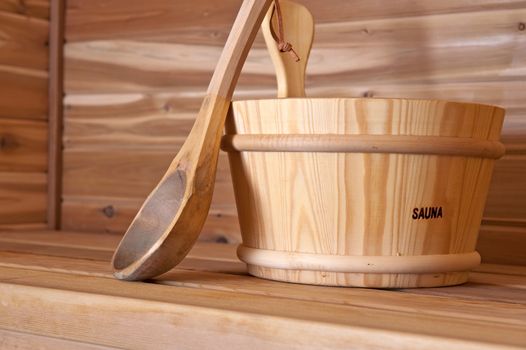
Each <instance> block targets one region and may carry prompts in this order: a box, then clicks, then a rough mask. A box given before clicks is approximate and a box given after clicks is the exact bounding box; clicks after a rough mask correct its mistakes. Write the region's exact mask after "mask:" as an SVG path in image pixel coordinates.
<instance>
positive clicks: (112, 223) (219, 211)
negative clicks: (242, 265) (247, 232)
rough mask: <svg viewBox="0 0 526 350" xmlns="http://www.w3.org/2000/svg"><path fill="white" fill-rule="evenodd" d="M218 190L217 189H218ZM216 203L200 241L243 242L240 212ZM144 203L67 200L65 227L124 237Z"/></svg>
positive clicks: (215, 198) (216, 197) (120, 200)
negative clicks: (238, 215)
mask: <svg viewBox="0 0 526 350" xmlns="http://www.w3.org/2000/svg"><path fill="white" fill-rule="evenodd" d="M216 190H217V189H216ZM218 194H219V192H215V194H214V196H215V197H214V198H213V204H212V207H211V209H210V212H209V214H208V218H207V220H206V222H205V225H204V227H203V230H202V232H201V235H200V237H199V239H200V240H201V241H212V242H229V243H238V242H240V241H241V236H240V232H239V223H238V221H237V212H236V210H235V208H234V207H232V206H231V205H230V202H228V203H227V204H226V205H222V203H221V202H220V201H219V200H218ZM142 202H143V200H142V199H128V198H111V197H107V198H104V197H84V196H81V197H67V196H66V197H65V198H64V201H63V203H62V212H63V215H62V226H61V227H62V228H63V229H66V230H81V231H87V232H107V233H118V234H123V233H124V232H126V229H127V228H128V226H129V225H130V223H131V221H132V219H133V217H134V216H135V215H136V214H137V211H138V210H139V208H140V206H141V204H142Z"/></svg>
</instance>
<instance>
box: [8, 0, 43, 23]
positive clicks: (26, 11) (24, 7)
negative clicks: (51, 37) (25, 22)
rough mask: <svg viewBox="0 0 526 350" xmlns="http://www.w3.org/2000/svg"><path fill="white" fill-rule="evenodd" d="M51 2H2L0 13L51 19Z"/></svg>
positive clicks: (15, 0)
mask: <svg viewBox="0 0 526 350" xmlns="http://www.w3.org/2000/svg"><path fill="white" fill-rule="evenodd" d="M49 1H50V0H2V1H1V2H0V11H3V12H10V13H16V14H19V15H23V16H29V17H36V18H42V19H48V18H49Z"/></svg>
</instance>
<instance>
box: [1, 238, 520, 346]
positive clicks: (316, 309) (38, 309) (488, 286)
mask: <svg viewBox="0 0 526 350" xmlns="http://www.w3.org/2000/svg"><path fill="white" fill-rule="evenodd" d="M119 238H120V237H119V236H116V235H107V234H92V233H90V234H87V233H80V232H61V231H16V232H1V234H0V347H1V348H17V347H18V348H21V349H34V348H37V347H39V349H107V348H129V349H205V348H213V349H251V350H253V349H291V348H297V349H300V348H301V349H322V348H334V349H352V348H357V349H376V348H385V349H411V348H413V349H414V348H421V349H445V348H450V349H459V348H462V349H477V350H478V349H503V348H521V347H522V348H524V347H526V267H524V266H509V265H493V264H483V265H482V266H480V268H478V269H477V270H476V271H474V272H473V273H472V274H471V279H470V282H469V283H467V284H465V285H462V286H457V287H445V288H430V289H410V290H409V289H408V290H374V289H360V288H334V287H318V286H308V285H296V284H287V283H280V282H274V281H267V280H263V279H258V278H254V277H251V276H248V275H247V274H246V272H245V265H244V264H243V263H242V262H240V261H239V260H238V259H237V257H236V256H235V246H233V245H227V244H213V243H198V244H197V245H196V246H195V248H194V249H193V250H192V251H191V252H190V254H189V255H188V257H187V258H186V259H185V260H184V261H183V262H182V263H181V265H180V266H178V267H177V268H176V269H174V270H172V271H170V272H169V273H167V274H165V275H163V276H161V277H160V278H158V279H156V280H154V281H149V282H147V283H139V282H122V281H118V280H116V279H114V278H113V277H112V274H111V267H110V259H111V256H112V252H113V250H114V248H115V247H116V244H117V243H118V241H119Z"/></svg>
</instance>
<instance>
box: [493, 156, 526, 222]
mask: <svg viewBox="0 0 526 350" xmlns="http://www.w3.org/2000/svg"><path fill="white" fill-rule="evenodd" d="M525 176H526V154H524V153H523V154H511V155H507V156H505V157H504V158H502V159H501V160H499V161H497V163H496V165H495V170H494V173H493V178H492V182H491V186H490V191H489V194H488V199H487V202H486V210H485V212H484V216H485V217H486V218H488V219H493V218H499V219H505V220H509V221H513V220H521V219H522V220H523V219H525V213H526V181H525Z"/></svg>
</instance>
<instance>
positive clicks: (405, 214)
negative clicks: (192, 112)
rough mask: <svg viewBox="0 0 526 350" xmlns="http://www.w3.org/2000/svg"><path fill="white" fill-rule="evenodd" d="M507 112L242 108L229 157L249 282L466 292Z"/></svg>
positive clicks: (271, 104)
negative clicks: (460, 288) (452, 287)
mask: <svg viewBox="0 0 526 350" xmlns="http://www.w3.org/2000/svg"><path fill="white" fill-rule="evenodd" d="M503 117H504V110H503V109H501V108H498V107H493V106H487V105H479V104H471V103H458V102H447V101H438V100H405V99H370V98H362V99H361V98H357V99H352V98H316V99H311V98H297V99H270V100H251V101H237V102H233V103H232V107H231V112H230V115H229V117H228V119H227V124H226V135H225V136H224V138H223V143H222V147H223V149H224V150H226V151H228V152H229V161H230V167H231V171H232V179H233V183H234V192H235V197H236V204H237V210H238V215H239V223H240V227H241V233H242V239H243V244H242V245H241V246H240V247H239V249H238V255H239V257H240V259H241V260H242V261H244V262H246V263H247V265H248V271H249V273H250V274H252V275H255V276H258V277H262V278H268V279H274V280H280V281H287V282H297V283H308V284H320V285H335V286H359V287H378V288H402V287H431V286H443V285H453V284H459V283H463V282H465V281H466V280H467V277H468V271H469V270H470V269H471V268H473V267H475V266H477V265H478V264H479V262H480V256H479V255H478V253H477V252H476V251H475V246H476V241H477V236H478V230H479V227H480V222H481V219H482V214H483V210H484V205H485V199H486V196H487V192H488V188H489V184H490V180H491V174H492V171H493V165H494V162H495V159H497V158H499V157H500V156H501V155H502V154H503V153H504V147H503V146H502V144H501V143H500V142H499V138H500V130H501V127H502V122H503Z"/></svg>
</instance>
